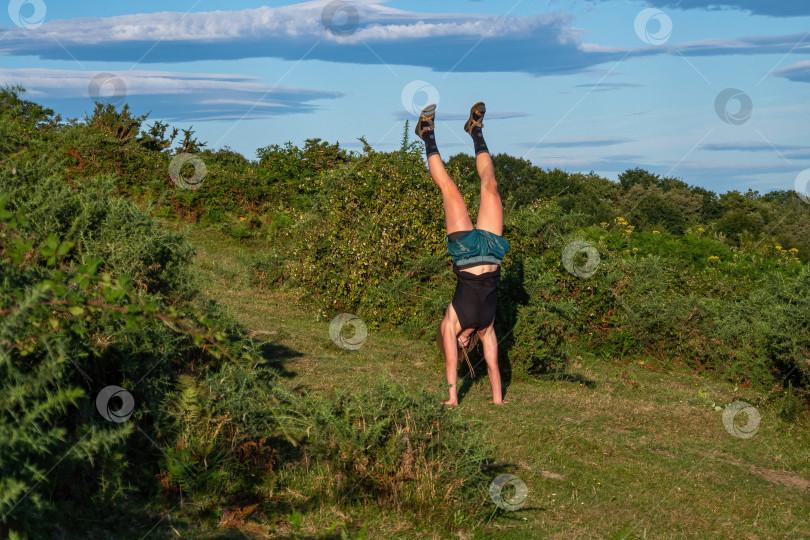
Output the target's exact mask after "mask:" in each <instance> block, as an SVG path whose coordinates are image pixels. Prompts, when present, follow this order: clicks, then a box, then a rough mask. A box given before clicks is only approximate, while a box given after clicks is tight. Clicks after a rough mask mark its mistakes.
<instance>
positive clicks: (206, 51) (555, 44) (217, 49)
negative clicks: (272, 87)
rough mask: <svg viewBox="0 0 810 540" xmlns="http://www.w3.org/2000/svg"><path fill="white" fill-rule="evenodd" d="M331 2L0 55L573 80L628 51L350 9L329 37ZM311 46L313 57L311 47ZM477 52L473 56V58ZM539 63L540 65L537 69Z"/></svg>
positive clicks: (524, 28) (144, 26)
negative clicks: (347, 21) (349, 21)
mask: <svg viewBox="0 0 810 540" xmlns="http://www.w3.org/2000/svg"><path fill="white" fill-rule="evenodd" d="M327 4H328V1H327V0H318V1H313V2H306V3H301V4H295V5H290V6H282V7H260V8H256V9H244V10H239V11H214V12H201V13H188V14H184V13H172V12H162V13H146V14H133V15H122V16H116V17H106V18H76V19H70V20H54V21H48V22H45V23H44V24H42V25H41V26H40V27H39V28H36V29H26V28H18V27H11V28H0V53H2V54H6V55H34V56H38V57H39V58H41V59H58V60H70V59H71V58H74V57H75V59H78V60H79V61H85V60H86V61H93V60H95V61H117V62H138V61H141V62H162V63H169V62H188V61H193V60H204V59H207V60H211V59H240V58H257V57H274V58H281V59H285V60H298V59H300V58H301V57H303V56H304V55H305V54H307V58H310V59H319V60H327V61H334V62H346V63H356V64H378V63H379V62H380V59H383V60H384V61H385V62H387V63H390V64H399V65H413V66H425V67H430V68H432V69H434V70H436V71H448V70H451V69H452V70H454V71H467V72H470V71H499V72H507V71H518V72H529V73H534V74H546V73H569V72H576V71H579V70H583V69H587V68H589V67H591V66H595V65H598V64H600V63H603V62H606V61H610V60H617V59H619V58H621V57H622V56H623V55H624V54H625V52H626V49H621V48H610V47H603V46H600V45H596V44H588V43H583V42H582V41H581V34H582V33H583V31H582V30H579V29H575V28H573V27H572V26H571V23H572V21H573V15H570V14H566V13H561V12H553V13H544V14H541V15H534V16H530V17H515V16H507V17H499V16H493V15H480V14H424V13H415V12H408V11H403V10H398V9H393V8H389V7H386V6H383V5H380V2H379V1H366V2H353V3H352V4H351V5H352V6H353V7H354V9H356V11H357V26H356V28H352V30H353V31H351V32H347V33H345V34H341V33H338V34H333V33H332V32H330V31H328V30H327V28H326V26H325V25H324V24H323V20H322V19H323V16H324V7H325V6H326V5H327ZM313 46H314V48H313ZM473 48H475V53H474V54H469V52H470V51H471V50H472V49H473ZM540 59H542V61H540Z"/></svg>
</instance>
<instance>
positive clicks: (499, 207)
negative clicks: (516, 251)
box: [464, 101, 503, 236]
mask: <svg viewBox="0 0 810 540" xmlns="http://www.w3.org/2000/svg"><path fill="white" fill-rule="evenodd" d="M484 113H486V107H485V106H484V104H483V103H482V102H480V101H479V102H478V103H476V104H475V105H473V106H472V108H471V109H470V118H469V119H468V120H467V123H466V124H464V130H465V131H466V132H467V133H469V134H470V136H471V137H472V139H473V144H474V145H475V168H476V169H478V177H479V178H480V179H481V203H480V205H479V207H478V221H477V222H476V224H475V228H476V229H483V230H485V231H489V232H491V233H494V234H497V235H499V236H500V235H501V234H502V233H503V203H502V202H501V196H500V195H499V194H498V184H497V182H496V181H495V167H494V166H493V164H492V157H491V156H490V155H489V149H488V148H487V143H486V142H485V141H484V133H483V127H484V124H483V123H482V122H481V120H483V119H484Z"/></svg>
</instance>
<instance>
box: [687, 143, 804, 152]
mask: <svg viewBox="0 0 810 540" xmlns="http://www.w3.org/2000/svg"><path fill="white" fill-rule="evenodd" d="M701 148H702V149H704V150H712V151H720V152H723V151H745V152H773V151H774V150H778V151H780V152H792V151H810V146H799V145H795V144H773V145H771V144H768V143H766V142H762V141H740V142H734V143H710V144H704V145H702V146H701Z"/></svg>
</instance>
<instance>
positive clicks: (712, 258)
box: [709, 255, 720, 261]
mask: <svg viewBox="0 0 810 540" xmlns="http://www.w3.org/2000/svg"><path fill="white" fill-rule="evenodd" d="M709 260H710V261H719V260H720V257H718V256H717V255H711V256H710V257H709Z"/></svg>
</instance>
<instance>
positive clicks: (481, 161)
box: [475, 152, 503, 236]
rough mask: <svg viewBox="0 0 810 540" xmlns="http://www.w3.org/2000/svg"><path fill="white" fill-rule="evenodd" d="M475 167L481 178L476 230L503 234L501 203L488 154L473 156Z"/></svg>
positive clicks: (482, 153) (493, 168)
mask: <svg viewBox="0 0 810 540" xmlns="http://www.w3.org/2000/svg"><path fill="white" fill-rule="evenodd" d="M475 166H476V168H477V169H478V176H479V178H481V203H480V204H479V206H478V220H477V221H476V224H475V228H476V229H484V230H485V231H489V232H491V233H494V234H497V235H499V236H500V235H502V234H503V203H502V202H501V196H500V195H499V194H498V183H497V182H496V181H495V167H494V166H493V165H492V158H491V157H490V155H489V152H481V153H480V154H478V155H477V156H475Z"/></svg>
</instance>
